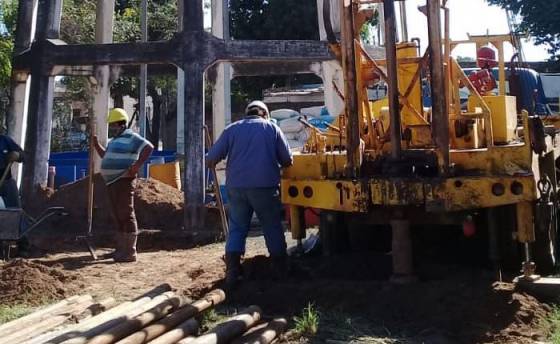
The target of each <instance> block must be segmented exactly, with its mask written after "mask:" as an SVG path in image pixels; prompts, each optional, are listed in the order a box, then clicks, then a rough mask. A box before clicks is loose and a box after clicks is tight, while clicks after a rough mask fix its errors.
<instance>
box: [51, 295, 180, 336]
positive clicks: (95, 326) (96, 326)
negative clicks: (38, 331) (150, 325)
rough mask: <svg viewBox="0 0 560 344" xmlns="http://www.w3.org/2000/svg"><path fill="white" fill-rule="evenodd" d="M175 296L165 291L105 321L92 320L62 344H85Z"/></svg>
mask: <svg viewBox="0 0 560 344" xmlns="http://www.w3.org/2000/svg"><path fill="white" fill-rule="evenodd" d="M174 297H175V293H174V292H172V291H168V292H165V293H163V294H161V295H158V296H156V297H154V298H153V299H151V300H149V301H148V302H147V303H143V304H141V305H135V306H133V307H132V308H131V309H130V310H128V311H127V312H125V313H124V314H117V315H115V316H112V317H109V318H107V319H104V320H105V321H101V322H99V321H98V322H93V323H92V324H90V325H89V326H88V327H86V328H85V329H83V330H82V331H81V332H80V333H79V334H78V335H77V336H76V337H74V338H71V339H69V340H66V341H64V342H62V343H63V344H85V343H87V342H88V341H89V340H90V339H91V338H93V337H95V336H97V335H98V334H101V333H103V332H105V331H108V330H109V329H111V328H113V327H115V326H117V325H119V324H121V323H122V322H124V321H128V320H130V319H132V318H134V317H136V316H138V315H140V314H142V313H144V312H146V311H147V310H149V309H151V308H153V307H156V306H158V305H160V304H161V303H164V302H166V301H167V300H169V299H172V298H174Z"/></svg>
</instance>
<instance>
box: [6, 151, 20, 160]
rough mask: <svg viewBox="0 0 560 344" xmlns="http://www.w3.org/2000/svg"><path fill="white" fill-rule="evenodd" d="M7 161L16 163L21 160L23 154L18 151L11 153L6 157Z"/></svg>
mask: <svg viewBox="0 0 560 344" xmlns="http://www.w3.org/2000/svg"><path fill="white" fill-rule="evenodd" d="M6 160H7V161H8V162H16V161H20V160H21V153H20V152H16V151H11V152H9V153H8V154H7V155H6Z"/></svg>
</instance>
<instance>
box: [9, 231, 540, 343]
mask: <svg viewBox="0 0 560 344" xmlns="http://www.w3.org/2000/svg"><path fill="white" fill-rule="evenodd" d="M292 244H293V243H292ZM247 252H248V256H247V257H246V259H245V262H244V268H245V274H246V277H247V279H246V281H245V282H244V283H243V285H242V286H241V287H240V289H239V290H238V291H236V292H235V293H233V294H230V295H228V299H229V301H228V303H227V305H224V306H221V307H220V308H219V309H218V310H219V312H224V313H231V312H233V311H234V310H235V309H238V308H241V307H244V306H248V305H251V304H256V305H259V306H261V307H262V309H263V311H264V312H265V315H266V316H283V317H286V318H287V319H290V320H291V321H292V320H293V317H294V316H297V315H299V314H301V312H302V310H303V309H304V308H305V307H306V306H307V305H309V304H313V305H314V306H315V307H316V308H317V309H318V310H319V314H320V323H319V332H318V333H317V335H316V336H314V337H313V338H299V337H297V336H296V335H295V334H294V333H293V331H292V332H291V333H289V334H288V335H287V336H286V338H284V339H283V342H284V343H349V342H352V343H436V344H437V343H503V344H506V343H507V344H511V343H538V342H539V341H544V340H545V336H546V333H545V329H544V327H543V326H542V324H543V319H544V318H545V317H546V315H547V312H549V310H550V308H549V306H547V305H546V304H543V303H540V302H539V301H537V300H536V299H535V298H533V297H532V296H529V295H527V294H524V293H522V292H516V291H514V287H513V285H512V284H510V283H505V282H504V283H497V282H495V281H494V273H493V272H492V271H491V270H489V269H486V268H484V267H480V266H472V265H471V266H469V265H468V264H447V265H442V264H438V263H435V262H433V261H429V260H424V261H422V263H421V264H420V266H419V267H418V277H419V281H418V282H417V283H414V284H412V285H407V286H397V285H393V284H391V283H389V282H387V278H388V277H389V274H390V262H391V258H390V255H387V254H378V253H377V254H376V253H372V252H359V253H353V254H349V253H347V254H342V255H337V256H333V257H330V258H323V257H321V256H318V255H308V256H305V257H301V258H294V259H293V260H292V273H291V276H290V277H289V279H288V280H286V281H281V282H279V281H274V280H272V279H269V276H270V270H269V268H268V264H267V260H266V258H265V257H264V255H265V253H266V250H265V247H264V240H263V239H262V237H258V236H257V237H252V238H250V239H249V242H248V249H247ZM222 254H223V244H221V243H218V244H211V245H206V246H202V247H197V248H192V249H181V250H173V251H150V252H141V253H140V255H139V261H138V262H137V263H134V264H113V263H112V262H111V261H110V260H100V261H97V262H93V261H92V260H91V259H90V257H89V254H88V253H87V252H71V253H68V252H66V253H54V254H49V255H47V256H45V257H42V258H37V259H31V260H32V261H33V262H34V263H36V264H41V265H45V266H47V269H51V270H46V273H47V275H50V274H51V272H52V269H54V270H56V271H58V272H59V273H60V274H63V275H64V283H65V286H66V288H67V290H68V291H71V292H75V291H76V290H79V292H80V293H91V294H92V295H95V296H114V297H116V298H117V299H119V300H126V299H130V298H133V297H136V296H137V295H139V294H141V293H142V292H144V291H145V290H148V289H151V288H152V287H154V286H156V285H159V284H162V283H164V282H167V283H169V284H171V285H172V286H173V287H174V288H176V289H179V290H181V291H184V293H186V294H188V295H191V296H193V298H196V297H198V296H200V295H201V294H203V293H204V292H206V291H208V290H210V289H212V288H215V287H220V286H221V282H220V280H221V279H222V278H223V275H224V268H223V262H222V259H221V257H222ZM26 267H29V266H26ZM2 269H5V266H4V267H3V268H2ZM2 276H3V275H2ZM59 277H60V276H59ZM45 283H48V281H45ZM67 294H68V293H65V295H64V296H67ZM62 296H63V295H60V297H62ZM291 327H292V329H293V327H294V325H293V322H292V324H291Z"/></svg>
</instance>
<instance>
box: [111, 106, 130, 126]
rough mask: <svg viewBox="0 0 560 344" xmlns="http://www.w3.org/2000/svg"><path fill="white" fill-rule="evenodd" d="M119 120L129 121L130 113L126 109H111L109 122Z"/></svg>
mask: <svg viewBox="0 0 560 344" xmlns="http://www.w3.org/2000/svg"><path fill="white" fill-rule="evenodd" d="M118 122H126V123H128V115H127V114H126V111H124V110H123V109H120V108H114V109H112V110H111V111H109V116H108V117H107V123H109V124H111V123H118Z"/></svg>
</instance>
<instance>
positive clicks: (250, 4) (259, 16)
mask: <svg viewBox="0 0 560 344" xmlns="http://www.w3.org/2000/svg"><path fill="white" fill-rule="evenodd" d="M230 16H231V20H230V32H231V36H232V38H234V39H319V28H318V23H317V3H316V1H314V0H303V1H302V0H231V1H230Z"/></svg>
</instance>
